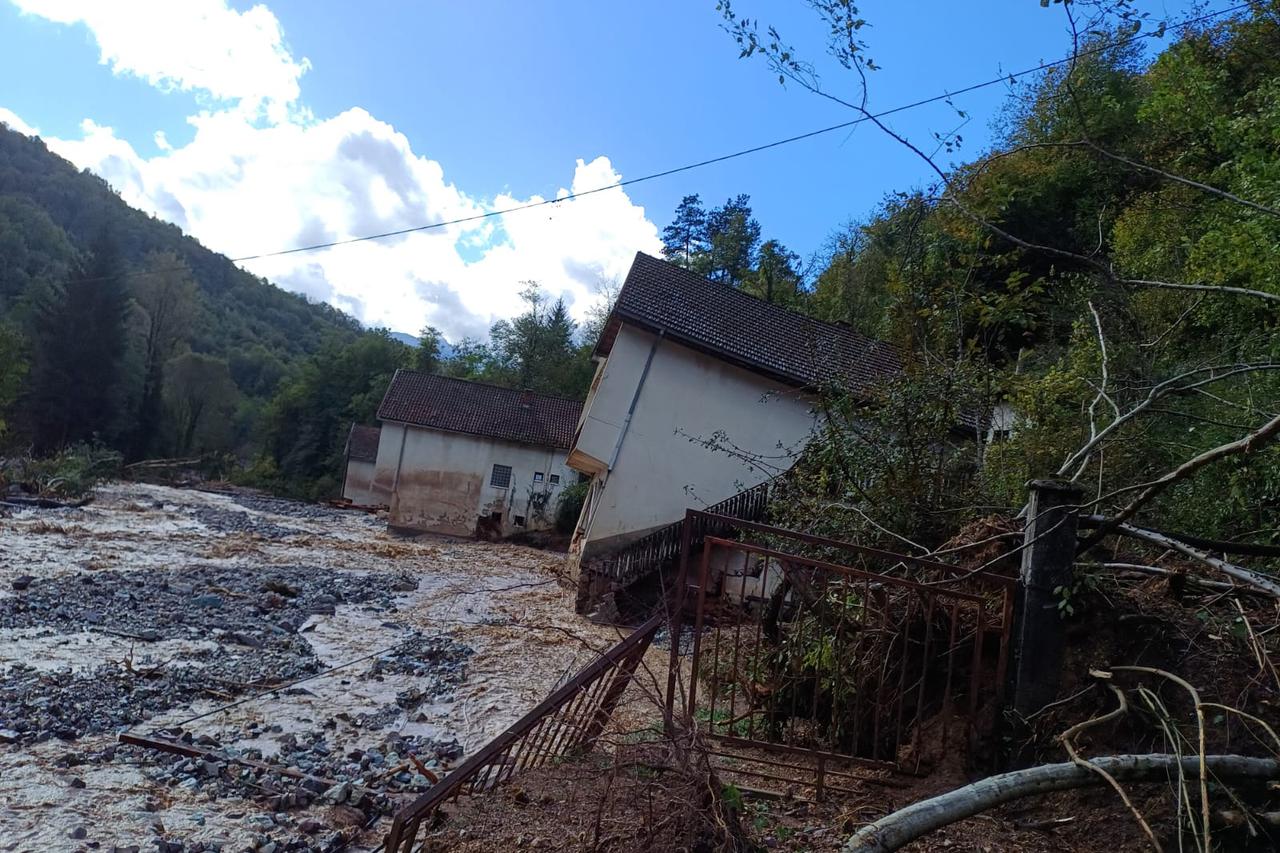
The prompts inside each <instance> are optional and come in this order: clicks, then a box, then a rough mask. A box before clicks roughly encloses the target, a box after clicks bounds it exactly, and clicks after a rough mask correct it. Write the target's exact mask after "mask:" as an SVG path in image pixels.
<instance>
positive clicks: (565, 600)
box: [0, 484, 618, 853]
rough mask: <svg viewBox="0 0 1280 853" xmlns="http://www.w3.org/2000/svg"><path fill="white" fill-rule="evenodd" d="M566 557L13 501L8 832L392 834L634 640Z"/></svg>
mask: <svg viewBox="0 0 1280 853" xmlns="http://www.w3.org/2000/svg"><path fill="white" fill-rule="evenodd" d="M563 562H564V561H563V557H562V556H561V555H558V554H554V553H548V552H543V551H538V550H534V549H530V548H524V547H519V546H513V545H504V544H488V543H478V542H469V541H459V540H446V539H441V538H434V537H421V538H404V537H400V536H395V535H391V534H388V533H387V532H386V525H385V522H384V521H383V520H382V519H380V518H378V517H376V516H372V515H366V514H364V513H361V512H354V511H344V510H336V509H330V508H327V507H320V506H313V505H307V504H299V503H293V502H288V501H279V500H275V499H268V498H262V497H255V496H249V495H236V494H226V493H212V492H203V491H196V490H180V489H171V488H166V487H161V486H149V485H138V484H118V485H114V486H109V487H106V488H103V489H101V490H100V491H99V493H98V495H97V498H96V499H95V500H94V501H93V502H92V503H91V504H89V505H87V506H85V507H83V508H80V509H68V510H46V509H38V510H26V509H24V510H12V511H7V512H0V850H6V851H7V850H22V851H27V850H30V851H49V850H103V851H111V850H116V851H119V852H120V853H124V851H130V850H135V851H136V850H161V851H205V850H226V851H246V850H248V851H264V853H274V851H288V850H339V849H345V850H372V849H374V848H375V847H376V846H377V844H378V841H379V840H380V838H381V836H382V834H383V833H384V832H385V831H386V828H387V826H388V825H389V823H390V814H391V813H392V812H393V811H394V809H395V808H396V807H397V806H398V805H400V804H403V803H405V802H407V801H409V800H410V799H412V798H413V797H414V796H415V795H417V794H419V793H421V792H422V791H424V790H427V789H428V788H429V787H430V785H431V784H432V782H433V781H434V780H435V779H436V778H438V777H439V776H440V775H443V774H444V773H447V772H448V769H449V768H450V767H452V766H455V765H456V764H457V763H458V762H459V761H460V760H461V759H462V758H463V757H464V756H465V755H466V754H467V753H468V752H470V751H473V750H474V749H476V748H477V747H479V746H480V745H482V744H483V743H485V742H486V741H487V740H488V739H489V738H491V737H493V736H494V735H495V734H497V733H498V732H500V731H502V729H504V728H505V727H506V726H508V725H509V724H510V723H512V722H513V721H515V720H516V719H517V718H518V717H519V716H520V715H521V714H523V713H524V712H525V711H527V710H528V709H530V708H531V707H532V706H533V705H535V704H536V703H537V702H538V701H539V700H540V699H542V698H543V697H544V696H545V695H546V694H547V693H548V692H549V691H550V690H552V689H553V688H554V687H555V686H556V684H557V683H558V682H559V681H560V680H562V679H563V678H565V677H566V676H567V675H569V674H571V673H572V672H573V671H574V670H575V669H577V668H579V667H581V666H582V665H584V664H585V663H586V662H587V661H588V660H590V658H591V657H592V655H593V653H594V651H596V650H600V649H602V648H604V647H606V646H607V645H608V644H610V643H611V642H614V641H616V640H617V638H618V634H617V632H616V631H612V630H609V629H605V628H601V627H596V626H592V625H590V624H587V623H585V622H583V621H581V620H579V619H577V618H576V617H575V616H574V614H573V594H572V591H571V589H570V588H569V585H568V584H567V583H565V580H564V577H563V572H564V565H563ZM335 668H336V669H335ZM267 690H274V692H271V693H270V694H269V695H265V696H262V695H259V694H262V693H263V692H264V691H267ZM121 733H130V734H135V735H141V736H155V735H161V736H164V737H166V738H170V739H177V740H181V741H185V742H186V743H188V744H189V745H191V746H192V747H194V748H196V749H198V750H199V751H200V753H201V754H200V755H197V756H179V755H172V754H169V753H162V752H156V751H153V750H148V749H142V748H138V747H134V746H122V745H120V744H119V742H118V736H119V735H120V734H121ZM264 763H265V764H266V765H268V767H267V768H265V769H264V768H263V766H262V765H263V764H264ZM281 767H283V768H289V770H290V771H296V772H291V773H285V774H282V773H279V772H276V771H275V770H274V769H273V768H281Z"/></svg>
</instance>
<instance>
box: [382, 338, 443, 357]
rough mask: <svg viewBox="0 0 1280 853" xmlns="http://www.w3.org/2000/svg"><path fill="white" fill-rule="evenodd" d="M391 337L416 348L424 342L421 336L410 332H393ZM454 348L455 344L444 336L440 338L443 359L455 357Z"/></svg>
mask: <svg viewBox="0 0 1280 853" xmlns="http://www.w3.org/2000/svg"><path fill="white" fill-rule="evenodd" d="M391 337H393V338H395V339H396V340H397V341H399V342H400V343H402V344H405V345H406V346H411V347H414V348H415V349H416V348H417V346H418V344H419V343H421V342H422V339H421V338H418V337H415V336H414V335H411V334H409V333H408V332H392V333H391ZM454 349H455V348H454V346H453V344H451V343H449V342H448V341H446V340H445V339H444V338H441V339H440V358H441V359H446V358H453V353H454Z"/></svg>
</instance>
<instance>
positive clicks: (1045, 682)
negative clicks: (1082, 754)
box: [1013, 480, 1084, 717]
mask: <svg viewBox="0 0 1280 853" xmlns="http://www.w3.org/2000/svg"><path fill="white" fill-rule="evenodd" d="M1027 490H1028V501H1027V524H1026V529H1025V532H1024V533H1023V549H1022V570H1021V572H1020V573H1019V577H1018V602H1017V603H1018V620H1017V634H1016V636H1015V644H1014V654H1015V658H1014V661H1015V663H1014V672H1013V710H1014V711H1015V712H1017V714H1019V715H1021V716H1024V717H1025V716H1026V715H1028V714H1032V713H1035V712H1036V711H1038V710H1040V709H1041V708H1043V707H1044V706H1045V705H1047V704H1048V703H1050V702H1052V701H1053V699H1054V696H1055V695H1056V694H1057V691H1058V684H1059V679H1060V678H1061V675H1062V658H1063V653H1064V651H1065V649H1066V628H1065V626H1064V625H1063V623H1062V616H1061V614H1060V613H1059V612H1058V601H1059V597H1058V595H1057V594H1056V593H1055V592H1054V590H1055V589H1058V588H1059V587H1069V586H1070V585H1071V582H1072V576H1073V568H1072V567H1073V566H1074V564H1075V558H1076V529H1077V527H1078V525H1079V505H1080V498H1081V497H1082V496H1083V494H1084V491H1083V489H1081V488H1080V487H1079V486H1077V485H1076V484H1075V483H1068V482H1061V481H1057V480H1032V481H1031V482H1030V483H1028V484H1027Z"/></svg>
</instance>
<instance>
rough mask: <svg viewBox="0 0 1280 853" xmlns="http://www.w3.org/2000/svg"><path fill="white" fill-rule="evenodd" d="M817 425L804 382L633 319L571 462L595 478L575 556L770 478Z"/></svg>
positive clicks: (588, 409) (597, 390) (599, 385)
mask: <svg viewBox="0 0 1280 853" xmlns="http://www.w3.org/2000/svg"><path fill="white" fill-rule="evenodd" d="M816 423H817V414H816V413H815V412H814V410H813V404H812V401H811V400H810V398H808V397H807V396H805V395H803V394H801V393H800V392H799V391H797V390H796V389H795V388H791V387H789V386H786V385H783V384H781V383H779V382H774V381H771V380H769V379H766V378H764V377H762V376H760V375H758V374H756V373H752V372H750V371H747V370H744V369H742V368H739V367H736V366H734V365H731V364H728V363H726V362H725V361H723V360H721V359H718V358H714V357H712V356H710V355H706V354H704V353H701V352H698V351H696V350H693V349H690V348H689V347H686V346H682V345H680V344H677V343H675V342H673V341H671V340H669V339H664V338H661V337H659V336H657V335H654V334H652V333H650V332H647V331H644V330H642V329H637V328H635V327H633V326H630V325H627V324H625V323H624V324H623V325H622V327H621V328H620V329H619V331H618V334H617V337H616V339H615V340H614V342H613V346H612V349H611V351H610V353H609V356H608V357H607V360H606V361H605V362H604V364H603V366H602V368H601V369H600V370H599V371H598V374H597V377H596V381H595V383H594V387H593V389H592V393H591V396H590V397H588V399H587V402H586V406H585V409H584V413H583V417H582V421H581V424H582V425H581V427H580V429H579V434H578V437H577V441H576V442H575V444H574V450H573V453H572V455H571V456H570V459H569V461H570V463H571V464H572V465H573V466H574V467H575V468H577V469H578V470H580V471H583V472H584V473H588V474H591V475H592V481H591V488H590V491H589V493H588V498H587V502H586V505H585V506H584V507H583V515H582V518H581V519H580V521H579V525H578V528H579V530H578V535H577V536H576V538H575V543H574V547H573V550H572V553H573V554H574V556H576V557H577V558H578V559H579V560H581V559H586V558H590V557H592V556H594V555H596V554H600V553H605V552H607V551H609V550H612V549H614V548H617V547H621V546H622V545H625V544H627V543H628V542H631V541H634V540H635V539H638V538H639V537H641V536H643V535H644V534H645V533H647V532H649V531H651V530H653V529H655V528H658V527H662V526H664V525H667V524H670V523H672V522H674V521H678V520H679V519H680V518H682V517H683V516H684V511H685V508H686V507H689V506H708V505H710V504H713V503H716V502H718V501H721V500H723V499H725V498H727V497H729V496H731V495H734V494H737V493H738V492H740V491H742V490H744V489H747V488H750V487H751V486H754V485H756V484H758V483H761V482H763V481H765V480H767V479H768V478H769V477H771V476H773V475H774V474H776V473H778V472H779V471H781V470H785V469H787V468H789V467H790V466H791V464H792V463H793V462H794V461H795V458H796V456H797V455H798V454H799V452H800V451H801V450H802V449H803V447H804V445H805V444H807V443H808V440H809V438H810V437H811V435H812V434H813V431H814V428H815V425H816ZM610 463H612V464H610Z"/></svg>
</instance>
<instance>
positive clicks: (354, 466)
mask: <svg viewBox="0 0 1280 853" xmlns="http://www.w3.org/2000/svg"><path fill="white" fill-rule="evenodd" d="M375 469H376V463H373V462H362V461H361V460H359V459H348V460H347V474H346V477H345V478H344V479H343V482H342V496H343V497H344V498H346V499H347V500H349V501H351V502H352V503H353V504H357V505H358V506H381V505H383V504H385V503H387V494H386V493H385V492H380V491H378V490H377V489H374V488H373V475H374V471H375Z"/></svg>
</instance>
